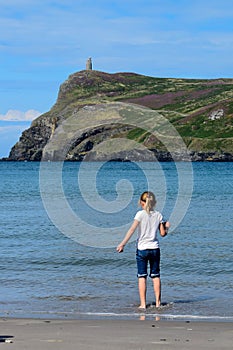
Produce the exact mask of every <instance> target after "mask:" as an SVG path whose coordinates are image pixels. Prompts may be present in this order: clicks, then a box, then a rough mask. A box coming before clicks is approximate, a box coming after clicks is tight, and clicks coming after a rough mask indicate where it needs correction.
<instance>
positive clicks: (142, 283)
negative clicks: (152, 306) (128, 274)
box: [138, 277, 146, 309]
mask: <svg viewBox="0 0 233 350" xmlns="http://www.w3.org/2000/svg"><path fill="white" fill-rule="evenodd" d="M138 290H139V297H140V306H139V308H140V309H145V308H146V277H139V278H138Z"/></svg>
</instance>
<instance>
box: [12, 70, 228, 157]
mask: <svg viewBox="0 0 233 350" xmlns="http://www.w3.org/2000/svg"><path fill="white" fill-rule="evenodd" d="M109 102H126V103H130V104H131V103H133V104H136V105H141V106H145V107H149V108H150V109H152V110H156V111H158V112H159V113H160V114H161V115H163V116H164V117H166V119H167V120H169V121H170V122H171V123H172V124H173V126H174V127H175V128H176V130H177V131H178V132H179V134H180V135H181V137H182V138H183V140H184V142H185V144H186V145H187V147H188V149H189V150H190V152H200V153H203V152H204V153H208V152H210V153H211V152H212V153H215V154H218V155H219V154H221V153H226V154H227V153H229V154H230V155H233V142H232V141H233V79H214V80H205V79H202V80H199V79H172V78H156V77H149V76H143V75H138V74H135V73H115V74H108V73H104V72H99V71H81V72H77V73H74V74H72V75H70V76H69V78H68V79H67V80H66V81H65V82H64V83H63V84H62V85H61V86H60V89H59V94H58V98H57V101H56V103H55V105H54V106H53V107H52V108H51V110H50V111H49V112H47V113H46V114H44V115H42V116H40V117H39V118H37V119H36V120H35V121H34V122H33V123H32V126H31V128H30V129H29V130H28V131H27V132H24V134H23V135H22V137H21V139H20V141H19V142H18V143H17V144H16V145H15V146H14V147H13V149H12V151H11V154H10V158H11V159H23V158H26V159H30V160H39V159H40V155H41V152H42V150H43V147H44V145H45V144H46V142H47V141H48V139H49V138H50V137H51V133H52V132H53V129H56V128H57V127H58V126H59V125H61V124H62V123H63V122H64V121H65V120H66V119H67V118H69V117H70V116H71V115H74V114H75V113H77V112H78V111H80V110H81V109H82V108H85V107H86V106H90V105H99V104H103V103H104V104H106V103H109ZM77 118H78V116H77ZM96 135H98V137H97V136H96ZM119 135H122V136H123V137H126V138H128V139H130V140H135V141H137V143H142V144H144V145H145V146H147V147H148V148H149V149H155V148H156V149H158V150H159V149H162V148H163V147H162V145H161V144H160V143H159V142H157V140H154V139H153V138H151V137H150V136H151V135H149V134H148V132H146V131H145V130H143V128H136V127H135V128H132V127H130V128H126V127H124V128H121V127H120V126H119V125H118V126H115V127H111V128H107V126H106V129H103V130H102V131H98V132H96V131H95V132H94V133H91V132H90V133H89V134H88V135H87V137H86V140H85V142H84V140H83V138H82V141H80V144H76V146H75V147H76V153H78V152H84V154H85V153H87V152H88V150H87V149H86V148H85V147H86V146H85V144H87V143H88V142H89V148H90V143H92V145H93V144H96V143H98V142H101V141H102V140H103V139H105V138H106V137H107V138H108V137H110V138H111V137H117V136H119ZM41 136H43V137H44V138H43V137H42V140H41ZM37 140H40V142H39V141H37ZM24 146H25V147H24ZM26 147H27V148H29V149H30V152H28V149H27V150H26ZM33 152H34V153H33ZM35 152H36V154H37V157H35ZM29 153H30V156H28V154H29ZM17 157H18V158H17ZM27 157H29V158H27ZM30 157H31V158H30ZM33 157H34V158H33ZM210 160H211V159H210Z"/></svg>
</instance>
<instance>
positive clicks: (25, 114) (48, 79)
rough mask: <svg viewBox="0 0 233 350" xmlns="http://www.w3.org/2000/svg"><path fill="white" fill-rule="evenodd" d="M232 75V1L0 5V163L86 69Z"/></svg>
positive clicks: (23, 0) (1, 1) (10, 1)
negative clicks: (60, 92)
mask: <svg viewBox="0 0 233 350" xmlns="http://www.w3.org/2000/svg"><path fill="white" fill-rule="evenodd" d="M90 56H91V57H92V59H93V68H94V69H96V70H100V71H105V72H109V73H111V72H129V71H130V72H136V73H140V74H145V75H150V76H157V77H184V78H218V77H226V78H232V77H233V70H232V57H233V2H232V0H221V1H219V0H217V1H216V0H205V1H203V0H201V1H200V0H195V1H190V0H140V1H139V0H134V1H133V0H115V1H111V0H95V1H93V0H92V1H91V0H85V1H84V0H72V1H71V0H63V1H62V0H7V1H6V0H0V157H4V156H8V154H9V150H10V148H11V146H13V145H14V144H15V142H16V141H17V140H18V138H19V136H20V134H21V133H22V131H23V130H24V129H26V128H28V127H29V126H30V123H31V120H33V119H34V118H35V117H37V116H38V115H40V114H42V113H44V112H46V111H48V110H49V109H50V108H51V107H52V105H53V104H54V103H55V101H56V98H57V94H58V90H59V86H60V84H61V83H62V82H63V81H64V80H66V79H67V78H68V76H69V75H70V74H72V73H74V72H77V71H80V70H82V69H85V61H86V59H87V58H88V57H90Z"/></svg>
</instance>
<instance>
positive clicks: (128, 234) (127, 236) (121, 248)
mask: <svg viewBox="0 0 233 350" xmlns="http://www.w3.org/2000/svg"><path fill="white" fill-rule="evenodd" d="M138 224H139V221H137V220H134V222H133V223H132V225H131V227H130V229H129V230H128V231H127V233H126V235H125V238H124V239H123V241H122V242H121V243H120V244H119V245H118V246H117V248H116V250H117V251H118V253H122V252H123V251H124V246H125V245H126V243H127V242H128V241H129V240H130V238H131V236H132V235H133V233H134V231H135V230H136V228H137V226H138Z"/></svg>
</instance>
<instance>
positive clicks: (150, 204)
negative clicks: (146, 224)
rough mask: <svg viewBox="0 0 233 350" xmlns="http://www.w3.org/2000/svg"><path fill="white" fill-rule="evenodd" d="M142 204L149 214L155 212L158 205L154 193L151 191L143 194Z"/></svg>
mask: <svg viewBox="0 0 233 350" xmlns="http://www.w3.org/2000/svg"><path fill="white" fill-rule="evenodd" d="M143 203H145V204H143ZM140 204H143V207H144V209H145V210H146V212H147V213H148V214H149V213H150V211H151V210H153V209H154V207H155V205H156V199H155V195H154V193H153V192H150V191H145V192H143V193H142V194H141V197H140Z"/></svg>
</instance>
